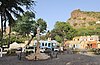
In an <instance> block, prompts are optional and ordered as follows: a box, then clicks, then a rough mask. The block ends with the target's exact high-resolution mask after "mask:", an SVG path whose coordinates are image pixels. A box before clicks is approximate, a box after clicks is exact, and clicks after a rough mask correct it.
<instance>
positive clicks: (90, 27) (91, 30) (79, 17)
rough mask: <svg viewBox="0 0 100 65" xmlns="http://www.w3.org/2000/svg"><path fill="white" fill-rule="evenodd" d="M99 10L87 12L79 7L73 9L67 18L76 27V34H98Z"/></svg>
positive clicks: (99, 26)
mask: <svg viewBox="0 0 100 65" xmlns="http://www.w3.org/2000/svg"><path fill="white" fill-rule="evenodd" d="M98 21H100V12H93V11H91V12H87V11H81V10H80V9H78V10H74V11H73V12H72V13H71V17H70V18H69V19H68V20H67V22H69V23H70V25H71V26H72V27H73V28H74V29H76V31H77V33H76V36H81V35H82V36H83V35H99V36H100V23H98V24H97V23H96V22H98Z"/></svg>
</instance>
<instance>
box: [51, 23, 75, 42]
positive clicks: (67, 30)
mask: <svg viewBox="0 0 100 65" xmlns="http://www.w3.org/2000/svg"><path fill="white" fill-rule="evenodd" d="M75 33H76V30H75V29H73V28H72V27H71V26H70V24H69V23H66V22H60V21H57V22H56V24H55V27H54V29H53V30H52V31H51V34H52V36H54V39H56V40H57V41H59V42H61V41H63V40H64V39H69V40H70V39H72V38H73V37H74V34H75Z"/></svg>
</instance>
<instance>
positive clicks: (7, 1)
mask: <svg viewBox="0 0 100 65" xmlns="http://www.w3.org/2000/svg"><path fill="white" fill-rule="evenodd" d="M0 3H1V4H0V16H1V29H2V30H1V31H2V35H1V36H2V38H1V40H2V39H3V27H4V29H5V28H6V27H5V26H6V25H5V24H6V22H7V21H8V23H9V24H8V25H9V28H10V31H9V42H8V46H9V43H10V33H11V26H12V25H13V24H14V23H15V22H14V18H13V16H12V14H13V15H14V16H15V17H18V16H20V13H23V12H24V11H23V9H22V6H25V7H26V9H29V8H30V6H32V5H33V3H34V1H33V0H0ZM4 21H5V22H4ZM3 22H4V25H3Z"/></svg>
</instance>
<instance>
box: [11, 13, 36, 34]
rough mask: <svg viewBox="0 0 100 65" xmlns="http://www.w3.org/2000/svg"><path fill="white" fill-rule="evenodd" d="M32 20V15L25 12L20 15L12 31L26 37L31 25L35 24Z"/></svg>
mask: <svg viewBox="0 0 100 65" xmlns="http://www.w3.org/2000/svg"><path fill="white" fill-rule="evenodd" d="M33 18H34V13H32V12H29V11H27V12H25V13H24V15H22V16H21V17H19V18H18V19H17V20H16V23H15V26H14V27H13V31H16V32H18V33H19V34H21V35H23V36H25V35H26V34H27V35H28V34H29V33H30V32H31V31H32V28H33V24H35V23H36V22H35V21H34V20H33Z"/></svg>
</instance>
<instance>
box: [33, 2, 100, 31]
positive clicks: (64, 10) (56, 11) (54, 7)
mask: <svg viewBox="0 0 100 65" xmlns="http://www.w3.org/2000/svg"><path fill="white" fill-rule="evenodd" d="M36 1H37V2H36V6H34V10H35V11H36V19H38V18H42V19H44V20H45V21H46V22H47V25H48V26H47V29H48V30H52V29H53V28H54V25H55V23H56V22H57V21H62V22H66V21H67V20H68V18H70V15H71V12H72V11H73V10H76V9H80V10H82V11H96V12H99V11H100V5H99V4H100V0H36Z"/></svg>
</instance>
